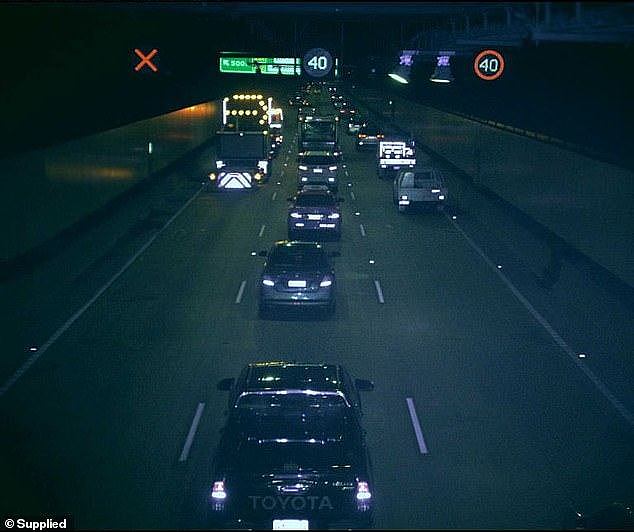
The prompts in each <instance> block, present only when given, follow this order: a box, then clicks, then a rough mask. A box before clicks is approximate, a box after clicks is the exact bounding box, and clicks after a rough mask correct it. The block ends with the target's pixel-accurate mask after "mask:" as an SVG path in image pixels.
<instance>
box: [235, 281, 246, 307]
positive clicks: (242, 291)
mask: <svg viewBox="0 0 634 532" xmlns="http://www.w3.org/2000/svg"><path fill="white" fill-rule="evenodd" d="M246 285H247V282H246V281H242V282H241V283H240V289H239V290H238V295H237V296H236V303H240V301H242V294H244V287H245V286H246Z"/></svg>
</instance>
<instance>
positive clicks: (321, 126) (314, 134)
mask: <svg viewBox="0 0 634 532" xmlns="http://www.w3.org/2000/svg"><path fill="white" fill-rule="evenodd" d="M334 134H335V124H333V123H332V122H306V123H304V126H303V128H302V136H303V138H304V139H306V140H322V139H325V140H330V139H332V138H333V137H334Z"/></svg>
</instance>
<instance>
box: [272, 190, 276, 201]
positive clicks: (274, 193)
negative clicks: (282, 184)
mask: <svg viewBox="0 0 634 532" xmlns="http://www.w3.org/2000/svg"><path fill="white" fill-rule="evenodd" d="M275 198H277V191H275V192H273V196H271V199H272V200H273V201H275Z"/></svg>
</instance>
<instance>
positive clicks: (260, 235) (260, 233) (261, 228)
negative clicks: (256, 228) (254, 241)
mask: <svg viewBox="0 0 634 532" xmlns="http://www.w3.org/2000/svg"><path fill="white" fill-rule="evenodd" d="M265 227H266V225H264V224H262V227H260V232H259V233H258V236H259V237H260V238H262V235H263V234H264V228H265Z"/></svg>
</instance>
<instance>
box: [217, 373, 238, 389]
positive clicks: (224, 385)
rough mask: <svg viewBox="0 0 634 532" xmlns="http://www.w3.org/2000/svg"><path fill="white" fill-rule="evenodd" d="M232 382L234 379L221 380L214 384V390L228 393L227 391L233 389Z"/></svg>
mask: <svg viewBox="0 0 634 532" xmlns="http://www.w3.org/2000/svg"><path fill="white" fill-rule="evenodd" d="M234 381H235V379H234V378H233V377H229V378H227V379H222V380H221V381H218V384H216V388H217V389H218V390H220V391H221V392H228V391H229V390H231V388H233V383H234Z"/></svg>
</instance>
